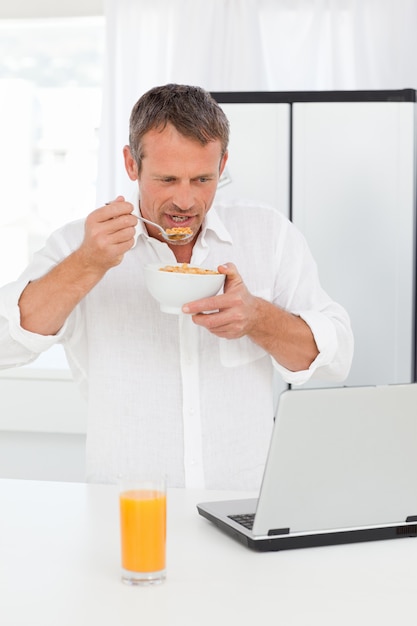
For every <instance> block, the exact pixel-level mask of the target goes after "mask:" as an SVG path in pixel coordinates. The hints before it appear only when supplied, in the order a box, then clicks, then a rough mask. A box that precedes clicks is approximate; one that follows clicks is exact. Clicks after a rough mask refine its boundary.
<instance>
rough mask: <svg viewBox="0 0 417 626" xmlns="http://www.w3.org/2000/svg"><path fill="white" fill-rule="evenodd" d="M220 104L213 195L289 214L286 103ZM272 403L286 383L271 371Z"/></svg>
mask: <svg viewBox="0 0 417 626" xmlns="http://www.w3.org/2000/svg"><path fill="white" fill-rule="evenodd" d="M220 106H221V107H222V109H223V110H224V112H225V113H226V115H227V117H228V119H229V122H230V144H229V160H228V162H227V165H226V170H225V172H224V174H223V176H222V179H221V181H220V185H219V189H218V191H217V194H216V199H217V200H219V201H227V200H236V199H243V200H246V201H248V200H249V201H250V200H254V201H256V202H257V203H262V204H268V205H271V206H273V207H274V208H276V209H278V210H279V211H281V212H282V213H284V215H285V216H286V217H289V214H290V159H289V155H290V136H291V133H290V120H291V115H290V112H291V105H290V104H289V103H268V102H252V103H250V102H231V103H222V102H220ZM274 389H275V397H274V404H275V406H276V405H277V402H278V398H279V395H280V394H281V392H282V391H284V390H285V389H288V385H287V384H286V383H284V381H283V380H282V378H281V377H280V376H279V375H278V373H277V372H274Z"/></svg>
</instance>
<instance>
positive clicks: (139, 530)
mask: <svg viewBox="0 0 417 626" xmlns="http://www.w3.org/2000/svg"><path fill="white" fill-rule="evenodd" d="M120 533H121V543H122V567H123V568H124V569H125V570H129V571H132V572H158V571H161V570H164V569H165V541H166V496H165V493H163V492H160V491H155V490H145V489H143V490H142V489H132V490H129V491H124V492H122V493H121V494H120Z"/></svg>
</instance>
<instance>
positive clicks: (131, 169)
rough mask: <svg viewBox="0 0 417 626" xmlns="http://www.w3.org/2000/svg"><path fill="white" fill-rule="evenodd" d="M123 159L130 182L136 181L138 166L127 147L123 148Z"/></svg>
mask: <svg viewBox="0 0 417 626" xmlns="http://www.w3.org/2000/svg"><path fill="white" fill-rule="evenodd" d="M123 157H124V160H125V168H126V172H127V175H128V176H129V178H130V180H137V179H138V165H137V163H136V161H135V159H134V158H133V156H132V153H131V151H130V147H129V146H125V147H124V148H123Z"/></svg>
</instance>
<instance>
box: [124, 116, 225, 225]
mask: <svg viewBox="0 0 417 626" xmlns="http://www.w3.org/2000/svg"><path fill="white" fill-rule="evenodd" d="M142 154H143V158H142V162H141V171H140V174H139V176H138V174H137V166H136V163H135V162H134V161H133V159H132V157H131V155H130V151H128V149H125V163H126V169H127V172H128V174H129V177H130V178H131V179H132V180H136V179H137V180H138V183H139V189H140V209H141V213H142V215H143V217H145V218H146V219H149V220H151V221H152V222H156V223H157V224H159V225H160V226H162V227H163V228H165V229H167V228H173V227H175V226H188V227H190V228H191V230H192V231H193V232H194V233H195V234H197V232H198V231H199V229H200V227H201V223H202V221H203V219H204V216H205V215H206V213H207V211H208V210H209V209H210V207H211V205H212V202H213V199H214V195H215V193H216V189H217V183H218V180H219V177H220V175H221V173H222V171H223V169H224V166H225V164H226V160H227V155H224V156H223V158H221V144H220V141H211V142H209V143H208V144H206V145H204V146H202V145H201V144H200V143H199V142H197V141H195V140H192V139H190V138H188V137H184V136H183V135H181V134H180V133H179V132H178V131H177V130H176V129H175V128H174V127H173V126H172V125H168V126H167V127H166V128H164V130H162V131H159V130H150V131H149V132H148V133H146V135H145V136H144V137H143V140H142ZM129 155H130V156H129ZM148 230H149V233H150V234H151V235H154V233H152V232H151V230H152V229H151V228H148ZM155 235H156V233H155Z"/></svg>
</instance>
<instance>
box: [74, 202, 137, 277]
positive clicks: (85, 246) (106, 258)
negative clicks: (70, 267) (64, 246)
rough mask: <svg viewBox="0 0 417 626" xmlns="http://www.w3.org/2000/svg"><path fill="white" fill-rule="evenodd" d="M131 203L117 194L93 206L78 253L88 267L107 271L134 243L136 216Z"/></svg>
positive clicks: (118, 261) (119, 261)
mask: <svg viewBox="0 0 417 626" xmlns="http://www.w3.org/2000/svg"><path fill="white" fill-rule="evenodd" d="M132 211H133V205H132V204H131V203H130V202H126V201H125V199H124V197H123V196H118V197H117V198H116V199H115V200H113V201H112V202H109V203H108V204H106V205H105V206H103V207H101V208H99V209H96V210H95V211H93V212H92V213H90V215H88V217H87V219H86V221H85V235H84V240H83V243H82V244H81V246H80V248H79V250H78V254H79V256H80V258H81V259H82V260H83V262H84V263H85V265H86V267H88V268H89V269H92V270H94V269H97V270H98V271H99V272H106V271H107V270H108V269H110V268H111V267H114V266H116V265H118V264H119V263H121V261H122V259H123V257H124V255H125V253H126V252H127V251H128V250H130V248H132V247H133V245H134V241H135V239H134V237H135V226H136V224H137V222H138V220H137V217H136V216H135V215H133V214H132Z"/></svg>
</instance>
